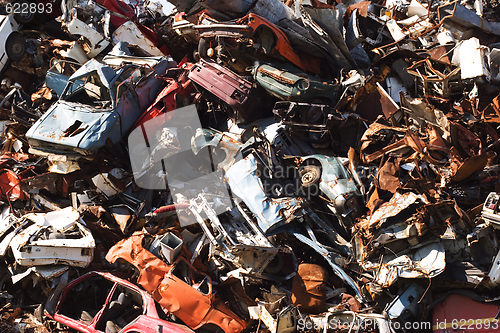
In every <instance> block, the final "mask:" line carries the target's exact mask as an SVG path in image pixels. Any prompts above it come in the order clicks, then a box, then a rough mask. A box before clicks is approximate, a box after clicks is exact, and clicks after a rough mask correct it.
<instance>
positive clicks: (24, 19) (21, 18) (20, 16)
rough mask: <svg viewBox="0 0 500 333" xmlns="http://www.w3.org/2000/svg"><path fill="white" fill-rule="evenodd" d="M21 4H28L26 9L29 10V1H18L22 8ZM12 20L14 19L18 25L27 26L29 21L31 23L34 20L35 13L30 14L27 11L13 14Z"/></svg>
mask: <svg viewBox="0 0 500 333" xmlns="http://www.w3.org/2000/svg"><path fill="white" fill-rule="evenodd" d="M23 3H27V4H28V8H29V4H30V3H31V2H29V1H19V4H21V8H22V4H23ZM14 18H15V19H16V21H17V22H18V23H19V24H28V23H30V22H31V21H33V20H34V19H35V13H34V12H33V13H32V12H31V11H30V10H28V12H27V13H15V14H14Z"/></svg>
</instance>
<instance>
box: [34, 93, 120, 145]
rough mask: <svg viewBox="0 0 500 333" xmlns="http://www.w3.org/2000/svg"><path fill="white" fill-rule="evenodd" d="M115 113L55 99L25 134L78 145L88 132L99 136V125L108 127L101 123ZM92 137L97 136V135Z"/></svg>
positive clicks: (112, 118) (59, 142)
mask: <svg viewBox="0 0 500 333" xmlns="http://www.w3.org/2000/svg"><path fill="white" fill-rule="evenodd" d="M115 117H118V115H117V114H115V113H114V112H112V111H105V112H98V111H97V112H96V111H95V109H90V108H88V107H84V106H82V105H81V104H78V103H69V102H63V101H58V102H56V103H55V104H54V105H53V107H52V108H50V109H49V110H48V111H47V112H46V114H44V116H43V117H41V118H40V119H39V120H38V121H37V122H36V123H35V124H34V125H33V126H32V127H31V128H30V129H29V130H28V132H27V133H26V137H27V138H28V139H33V140H39V141H43V142H49V143H55V144H58V145H63V146H71V147H79V146H80V143H81V141H82V140H83V139H84V138H88V137H89V136H90V135H97V136H100V132H99V128H107V126H102V125H103V124H104V123H106V122H108V121H113V120H114V119H115ZM95 140H96V141H97V140H99V137H96V138H95ZM42 145H43V143H42ZM93 148H94V147H93ZM95 148H96V149H97V148H99V147H95Z"/></svg>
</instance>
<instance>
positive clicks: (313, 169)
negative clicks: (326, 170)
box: [299, 165, 321, 187]
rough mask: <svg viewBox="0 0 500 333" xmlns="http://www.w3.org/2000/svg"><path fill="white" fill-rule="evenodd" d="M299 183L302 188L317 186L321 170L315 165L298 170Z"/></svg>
mask: <svg viewBox="0 0 500 333" xmlns="http://www.w3.org/2000/svg"><path fill="white" fill-rule="evenodd" d="M299 175H300V183H301V184H302V186H303V187H309V186H312V185H314V184H317V183H318V182H319V180H320V178H321V169H320V168H319V167H318V166H317V165H304V166H301V167H300V169H299Z"/></svg>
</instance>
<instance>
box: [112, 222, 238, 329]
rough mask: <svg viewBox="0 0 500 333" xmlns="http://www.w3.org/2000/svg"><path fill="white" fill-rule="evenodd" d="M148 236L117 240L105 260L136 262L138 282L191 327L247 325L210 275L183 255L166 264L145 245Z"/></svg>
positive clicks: (166, 308) (134, 236)
mask: <svg viewBox="0 0 500 333" xmlns="http://www.w3.org/2000/svg"><path fill="white" fill-rule="evenodd" d="M148 238H149V239H148ZM149 240H151V236H149V235H147V234H145V233H143V232H140V231H139V232H136V233H134V234H133V235H132V236H131V237H129V238H127V239H124V240H122V241H120V242H118V243H117V244H115V245H114V246H113V247H112V248H111V249H110V250H109V252H108V254H107V255H106V260H108V261H109V262H111V263H114V262H115V261H116V260H117V259H123V260H125V261H127V262H129V263H131V264H132V265H134V266H135V267H136V268H137V269H138V270H139V272H140V274H139V277H138V278H137V284H138V285H140V286H142V287H143V288H144V289H145V290H146V291H148V292H149V293H151V294H152V296H153V298H154V300H155V301H157V302H158V303H159V304H160V305H161V306H162V307H163V308H164V309H165V310H167V311H169V312H171V313H172V314H174V315H176V316H177V317H178V318H179V319H180V320H182V321H183V322H184V323H185V324H186V325H187V326H189V327H190V328H192V329H198V328H200V327H202V326H203V325H205V324H214V325H217V326H219V327H220V328H221V329H223V330H224V332H226V333H238V332H241V331H242V330H243V329H244V328H245V327H246V325H247V323H246V322H245V321H244V320H242V319H241V318H239V317H238V316H237V315H236V314H235V313H233V312H232V311H231V310H229V308H228V307H227V306H226V305H225V304H224V303H223V302H222V301H220V300H219V299H217V298H215V296H214V294H213V292H212V281H211V279H210V277H208V276H207V275H205V274H202V273H200V272H198V271H197V270H196V269H195V268H194V267H193V266H192V265H191V264H190V263H189V262H188V261H187V260H186V259H185V258H183V257H182V256H180V257H179V258H178V259H177V260H175V262H174V263H173V264H172V265H169V264H167V263H166V262H164V261H163V260H161V259H160V258H158V257H157V256H155V255H154V254H153V253H151V252H150V251H148V250H147V249H146V248H145V247H144V244H146V243H147V242H148V241H149ZM146 247H148V246H146Z"/></svg>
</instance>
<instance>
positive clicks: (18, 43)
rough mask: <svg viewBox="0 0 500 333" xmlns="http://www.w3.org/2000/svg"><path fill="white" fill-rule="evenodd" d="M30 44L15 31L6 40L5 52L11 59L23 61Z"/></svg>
mask: <svg viewBox="0 0 500 333" xmlns="http://www.w3.org/2000/svg"><path fill="white" fill-rule="evenodd" d="M27 48H28V44H27V43H26V39H25V38H24V37H23V35H21V34H20V33H19V32H13V33H11V34H10V35H9V37H7V41H5V52H6V53H7V57H9V59H10V60H11V61H21V60H22V59H23V58H24V54H25V53H26V49H27Z"/></svg>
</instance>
